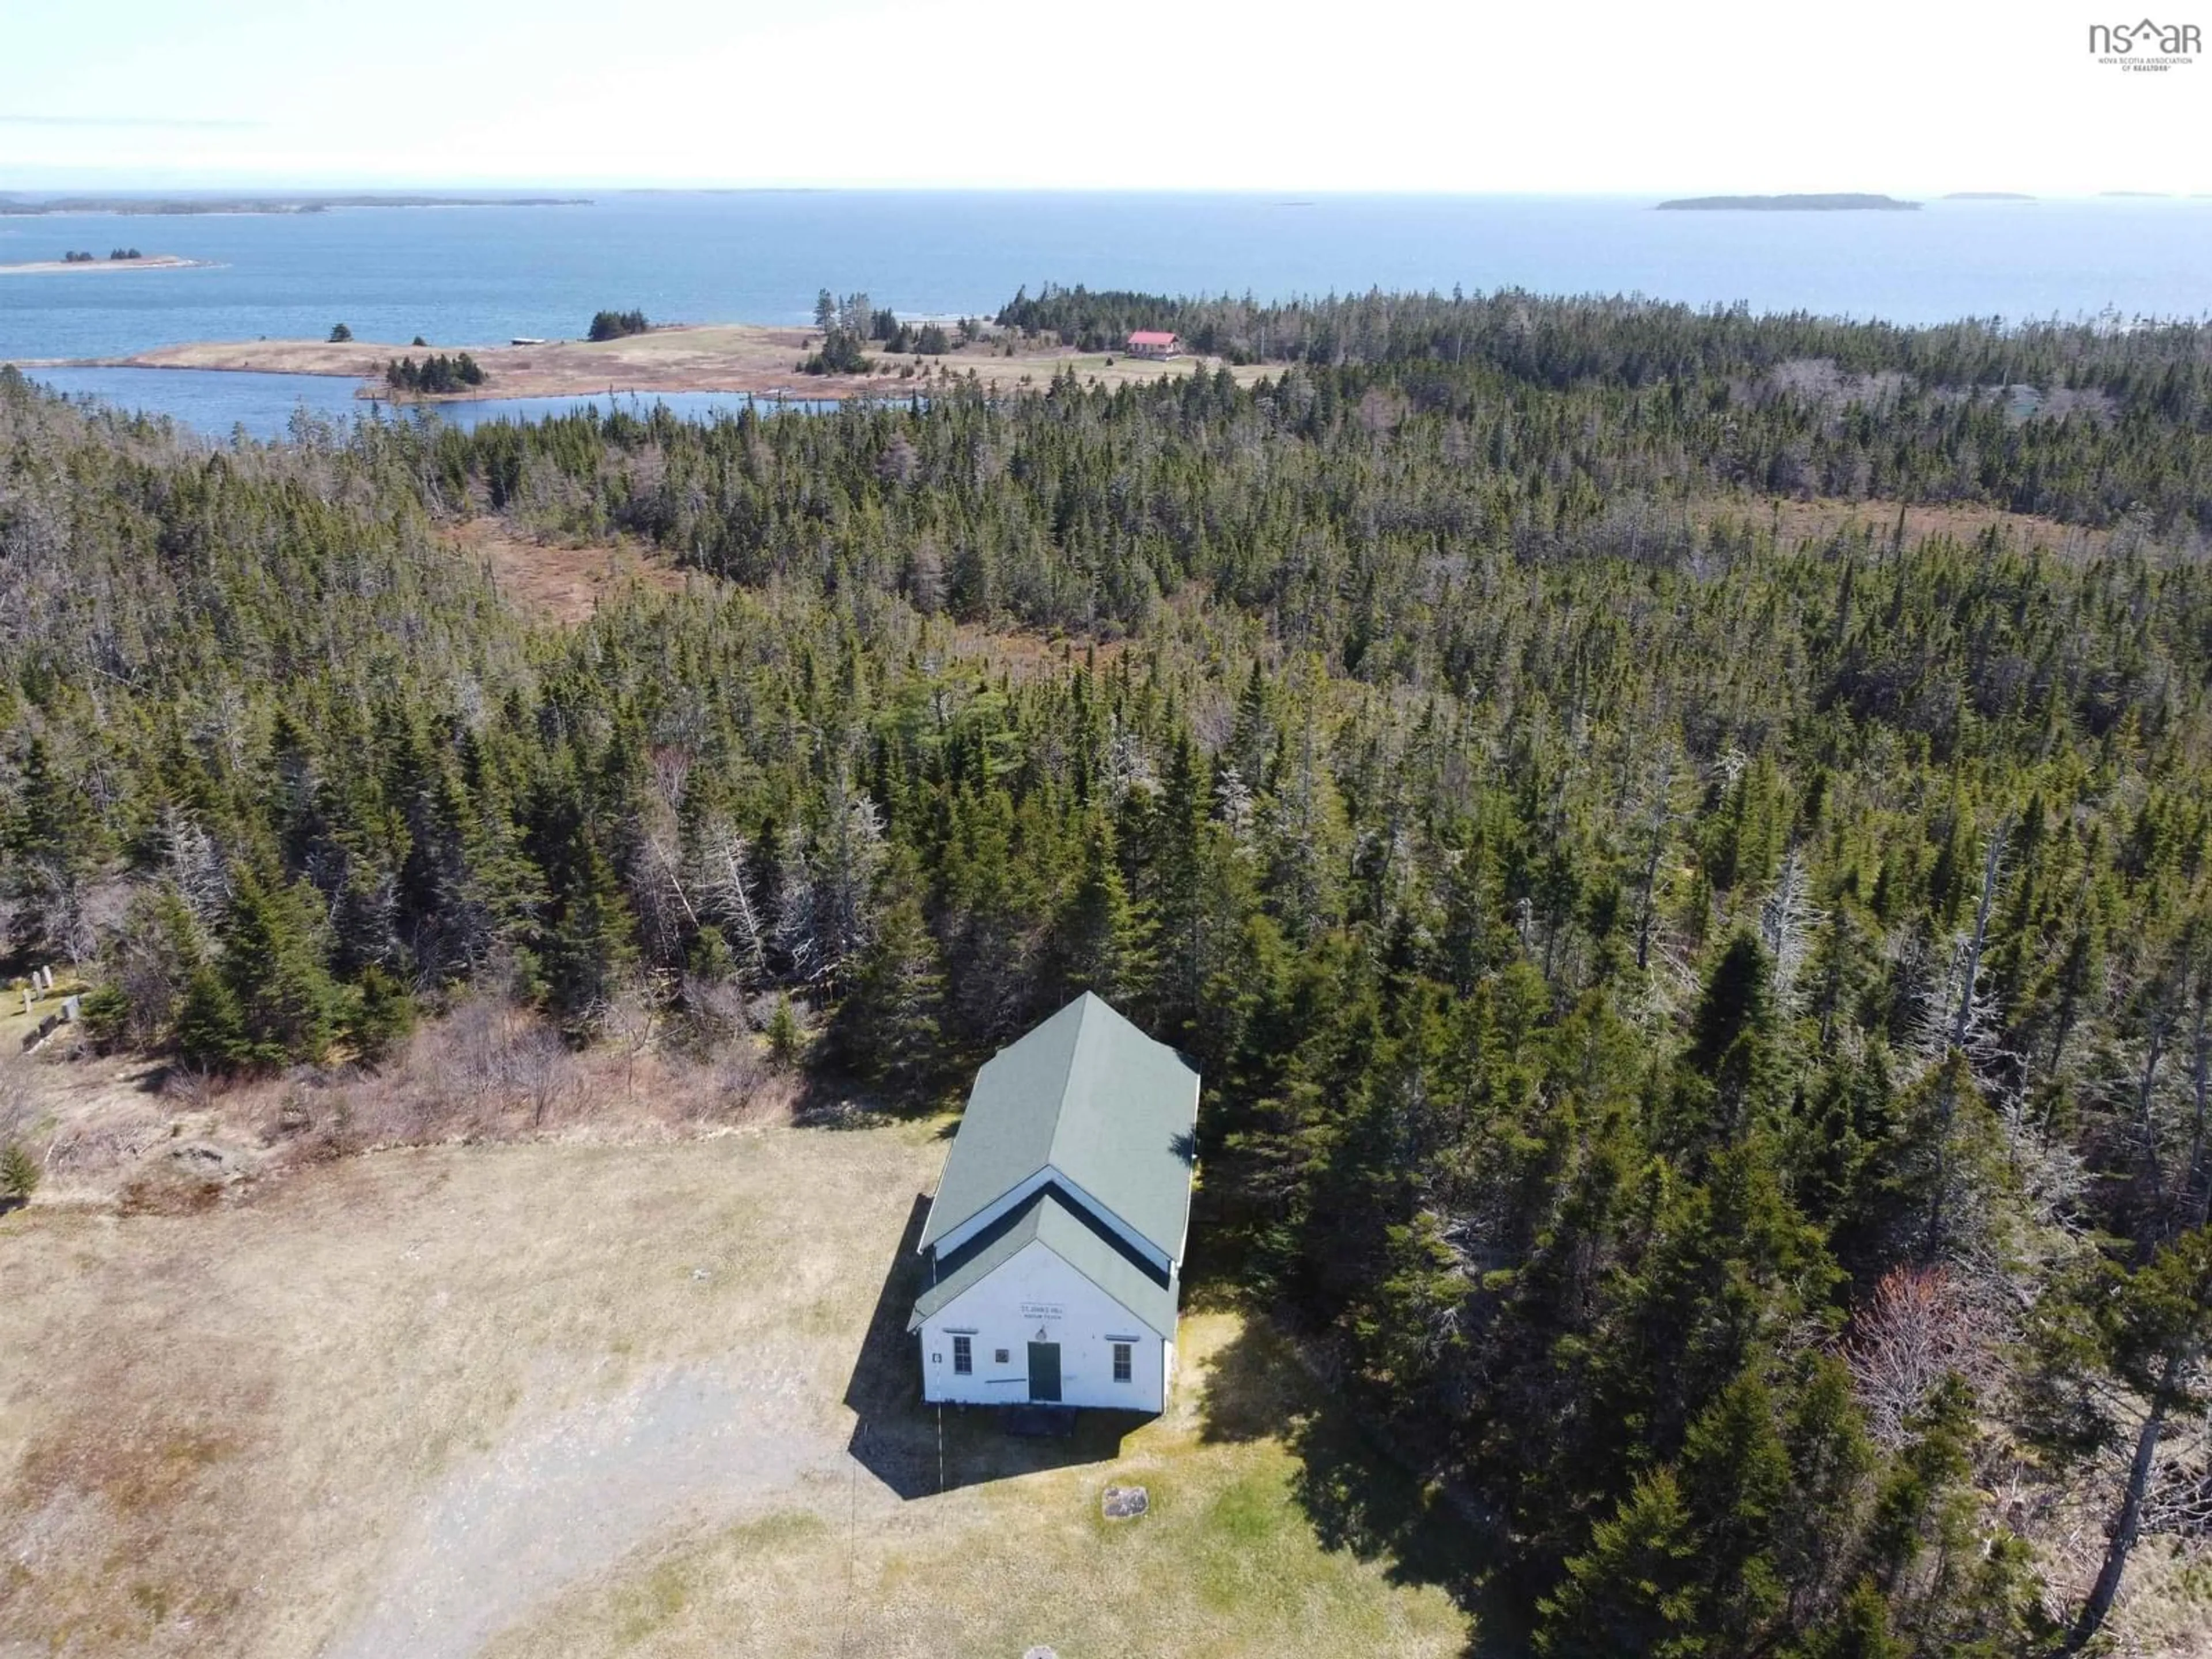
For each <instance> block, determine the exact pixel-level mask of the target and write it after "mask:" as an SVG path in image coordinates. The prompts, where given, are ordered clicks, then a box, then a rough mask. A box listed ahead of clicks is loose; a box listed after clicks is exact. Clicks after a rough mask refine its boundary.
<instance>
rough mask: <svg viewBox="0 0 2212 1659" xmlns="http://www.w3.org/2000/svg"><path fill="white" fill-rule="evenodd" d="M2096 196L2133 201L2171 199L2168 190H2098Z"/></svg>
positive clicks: (2170, 192) (2170, 193)
mask: <svg viewBox="0 0 2212 1659" xmlns="http://www.w3.org/2000/svg"><path fill="white" fill-rule="evenodd" d="M2097 194H2098V195H2100V196H2116V197H2125V198H2127V199H2130V200H2133V201H2144V202H2149V201H2159V202H2162V201H2165V200H2166V199H2167V198H2168V197H2171V196H2172V194H2173V192H2172V191H2170V190H2100V191H2098V192H2097Z"/></svg>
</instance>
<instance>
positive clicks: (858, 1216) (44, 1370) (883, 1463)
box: [0, 1122, 1469, 1659]
mask: <svg viewBox="0 0 2212 1659" xmlns="http://www.w3.org/2000/svg"><path fill="white" fill-rule="evenodd" d="M939 1129H940V1125H939V1124H938V1123H936V1122H921V1123H916V1122H905V1123H890V1124H879V1125H875V1126H872V1127H860V1128H843V1129H827V1128H802V1127H790V1126H788V1125H787V1124H781V1123H777V1124H759V1125H753V1126H750V1127H740V1128H737V1129H732V1130H726V1131H724V1132H720V1133H714V1134H712V1135H711V1136H708V1137H706V1138H702V1139H691V1140H684V1141H678V1142H675V1143H672V1144H661V1145H652V1146H639V1145H593V1144H580V1143H576V1142H573V1141H554V1142H541V1143H537V1144H525V1145H513V1146H483V1145H479V1146H441V1147H431V1148H423V1149H416V1150H407V1151H392V1152H378V1153H374V1154H369V1155H364V1156H355V1157H348V1158H339V1159H337V1160H336V1161H333V1162H331V1163H327V1164H319V1165H311V1166H307V1167H302V1168H299V1169H295V1170H293V1171H291V1172H290V1173H289V1174H287V1175H284V1176H281V1177H276V1178H270V1179H265V1180H262V1181H258V1182H245V1183H242V1184H240V1185H239V1186H237V1187H234V1188H231V1189H230V1190H229V1191H228V1193H227V1194H225V1195H224V1196H223V1197H222V1198H221V1199H220V1200H217V1201H214V1202H212V1203H210V1204H209V1205H208V1206H205V1207H202V1208H198V1209H197V1210H194V1211H191V1212H184V1213H167V1214H161V1213H149V1214H128V1215H125V1214H119V1213H118V1212H116V1211H115V1210H114V1209H113V1208H112V1207H106V1206H90V1205H86V1206H74V1205H64V1204H49V1203H41V1204H39V1205H34V1206H33V1207H32V1208H30V1209H28V1210H25V1211H19V1212H15V1213H13V1214H10V1215H8V1216H6V1217H4V1218H0V1284H4V1285H5V1294H6V1298H7V1302H8V1305H9V1310H10V1316H11V1320H12V1322H13V1326H14V1328H13V1332H12V1334H13V1336H14V1337H15V1340H11V1341H10V1342H9V1344H7V1345H6V1346H5V1347H4V1349H0V1493H3V1494H4V1508H0V1517H4V1518H0V1592H4V1593H0V1654H6V1655H9V1656H10V1659H13V1656H15V1655H16V1654H19V1653H20V1654H28V1653H32V1652H39V1653H48V1652H54V1653H84V1654H89V1653H95V1652H97V1653H129V1654H148V1655H155V1654H161V1655H166V1654H185V1653H192V1654H203V1653H218V1654H239V1655H270V1656H288V1659H289V1656H299V1659H307V1656H327V1659H356V1656H361V1659H366V1656H372V1655H388V1654H395V1653H400V1652H404V1653H407V1654H410V1655H414V1656H447V1655H465V1654H474V1653H489V1654H495V1655H500V1656H513V1659H520V1656H532V1655H540V1654H544V1655H554V1654H559V1655H563V1656H568V1655H587V1654H596V1653H614V1652H641V1653H652V1654H668V1655H685V1654H693V1653H697V1654H706V1653H710V1652H711V1653H715V1654H727V1653H761V1654H768V1653H775V1654H830V1653H854V1654H924V1653H928V1654H944V1653H996V1652H1000V1651H1005V1652H1007V1653H1009V1654H1018V1653H1019V1652H1021V1651H1022V1650H1023V1649H1024V1647H1026V1646H1028V1645H1029V1644H1031V1643H1046V1642H1048V1643H1050V1644H1052V1645H1054V1647H1055V1648H1057V1649H1058V1650H1059V1651H1060V1653H1061V1654H1062V1655H1063V1656H1066V1659H1078V1656H1081V1655H1085V1654H1091V1653H1107V1652H1115V1653H1131V1652H1142V1653H1157V1652H1170V1651H1173V1652H1178V1653H1188V1654H1215V1655H1234V1654H1254V1655H1258V1654H1270V1655H1275V1654H1286V1653H1313V1654H1324V1653H1328V1654H1334V1653H1344V1652H1355V1651H1357V1652H1369V1653H1394V1654H1408V1655H1417V1654H1437V1655H1442V1654H1449V1653H1455V1652H1458V1651H1461V1650H1462V1649H1463V1647H1464V1645H1465V1644H1466V1643H1467V1641H1468V1620H1467V1617H1466V1615H1465V1614H1464V1613H1463V1612H1462V1610H1461V1608H1460V1607H1459V1606H1458V1605H1456V1604H1455V1601H1454V1600H1453V1598H1452V1597H1451V1596H1450V1595H1448V1594H1447V1593H1446V1591H1445V1590H1444V1589H1442V1588H1440V1587H1439V1584H1440V1583H1441V1582H1442V1580H1443V1578H1444V1577H1446V1576H1447V1574H1448V1573H1449V1572H1452V1571H1465V1570H1466V1567H1467V1564H1468V1559H1469V1558H1468V1555H1467V1553H1465V1552H1464V1551H1463V1550H1462V1549H1461V1547H1460V1543H1459V1540H1458V1538H1457V1535H1456V1534H1455V1531H1454V1529H1453V1523H1452V1522H1451V1521H1450V1520H1449V1518H1448V1517H1446V1516H1443V1515H1441V1514H1439V1513H1437V1512H1435V1511H1434V1510H1433V1508H1432V1506H1431V1504H1429V1503H1427V1502H1426V1501H1425V1499H1424V1498H1423V1497H1422V1495H1421V1494H1420V1493H1419V1492H1418V1491H1417V1490H1416V1489H1415V1488H1414V1487H1413V1483H1411V1482H1410V1481H1407V1480H1404V1478H1403V1477H1402V1476H1401V1475H1399V1474H1396V1473H1395V1471H1393V1470H1392V1469H1391V1468H1389V1466H1388V1464H1387V1462H1383V1460H1380V1459H1377V1458H1375V1457H1371V1456H1370V1455H1369V1454H1368V1450H1367V1449H1366V1448H1364V1444H1363V1443H1359V1442H1358V1440H1357V1438H1356V1437H1349V1436H1350V1431H1348V1430H1346V1429H1344V1428H1342V1427H1341V1425H1336V1424H1334V1423H1333V1422H1330V1421H1328V1420H1327V1419H1326V1418H1325V1414H1324V1413H1322V1409H1321V1407H1320V1404H1319V1402H1318V1401H1317V1400H1316V1391H1315V1390H1314V1389H1312V1385H1311V1384H1310V1383H1309V1382H1308V1381H1307V1380H1306V1378H1305V1376H1304V1372H1302V1371H1301V1370H1299V1369H1298V1367H1297V1365H1296V1364H1295V1363H1293V1362H1292V1361H1291V1359H1290V1358H1289V1357H1288V1355H1287V1353H1286V1352H1285V1351H1283V1350H1282V1349H1281V1347H1280V1346H1279V1343H1278V1342H1277V1341H1276V1340H1275V1339H1274V1338H1273V1336H1272V1335H1271V1334H1270V1333H1269V1332H1268V1331H1267V1328H1265V1326H1264V1325H1262V1324H1259V1323H1256V1322H1255V1323H1247V1322H1245V1321H1244V1320H1243V1319H1242V1318H1241V1317H1240V1316H1237V1315H1236V1314H1234V1313H1231V1312H1226V1311H1213V1312H1200V1313H1196V1314H1194V1315H1191V1316H1188V1317H1187V1319H1186V1322H1185V1328H1184V1337H1183V1340H1184V1346H1185V1349H1186V1353H1187V1357H1186V1362H1185V1364H1184V1368H1183V1370H1182V1375H1181V1378H1180V1382H1179V1385H1178V1389H1177V1394H1176V1402H1175V1405H1174V1407H1173V1408H1172V1409H1171V1410H1170V1413H1168V1414H1167V1415H1166V1416H1165V1417H1164V1418H1162V1419H1158V1420H1157V1421H1154V1422H1150V1423H1120V1422H1115V1421H1111V1420H1109V1419H1103V1418H1091V1417H1086V1419H1085V1422H1084V1425H1083V1427H1082V1430H1081V1431H1080V1432H1079V1435H1078V1436H1077V1437H1076V1438H1075V1439H1073V1440H1072V1441H1065V1442H1062V1441H1047V1442H1035V1441H1017V1440H1012V1439H1008V1438H1006V1437H1002V1436H1000V1434H998V1433H997V1432H996V1431H995V1430H994V1427H993V1426H992V1425H989V1424H987V1423H986V1422H984V1421H983V1420H982V1419H981V1418H980V1417H967V1418H963V1417H960V1416H958V1415H957V1414H953V1415H951V1416H949V1417H948V1418H947V1419H945V1422H944V1424H943V1425H942V1433H941V1437H940V1432H939V1427H940V1425H939V1423H938V1422H937V1420H936V1419H935V1417H934V1415H933V1414H931V1413H924V1411H923V1410H922V1408H921V1407H919V1405H918V1404H915V1402H914V1392H915V1391H914V1389H913V1386H912V1373H911V1369H910V1365H909V1364H908V1361H909V1359H910V1355H909V1354H908V1352H907V1345H906V1341H905V1339H904V1335H903V1322H904V1311H905V1310H904V1303H905V1299H906V1297H907V1296H908V1293H909V1291H908V1285H909V1281H908V1279H907V1278H906V1276H905V1275H906V1271H907V1263H908V1247H910V1245H911V1243H912V1238H913V1236H914V1234H915V1229H916V1227H917V1226H918V1225H919V1218H920V1213H921V1212H920V1209H919V1207H918V1206H917V1200H918V1198H919V1195H920V1194H921V1193H922V1192H924V1191H925V1190H926V1189H927V1188H928V1186H929V1185H930V1183H931V1182H933V1181H934V1179H935V1177H936V1174H937V1170H938V1166H939V1162H940V1160H941V1157H942V1152H943V1141H942V1140H941V1139H940V1138H939ZM1117 1482H1118V1483H1122V1484H1127V1483H1131V1482H1134V1483H1137V1484H1142V1485H1145V1486H1147V1487H1148V1488H1149V1489H1150V1492H1151V1495H1152V1513H1151V1514H1150V1515H1148V1516H1145V1517H1144V1518H1143V1519H1142V1520H1140V1521H1137V1522H1106V1521H1104V1520H1103V1519H1102V1517H1101V1516H1100V1514H1099V1504H1098V1500H1099V1495H1100V1492H1101V1491H1102V1490H1103V1487H1104V1486H1107V1485H1109V1484H1115V1483H1117Z"/></svg>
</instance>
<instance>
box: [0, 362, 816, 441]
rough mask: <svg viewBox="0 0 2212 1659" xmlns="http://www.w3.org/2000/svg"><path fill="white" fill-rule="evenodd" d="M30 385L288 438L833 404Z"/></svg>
mask: <svg viewBox="0 0 2212 1659" xmlns="http://www.w3.org/2000/svg"><path fill="white" fill-rule="evenodd" d="M29 374H30V376H31V378H32V379H33V380H37V381H38V382H40V384H41V385H43V386H49V387H51V388H52V389H53V390H54V391H56V392H64V393H65V394H67V395H68V396H70V397H71V398H82V399H86V400H89V401H91V402H94V403H100V404H110V405H112V406H113V407H115V408H118V409H135V410H143V411H144V412H146V413H148V414H152V415H162V416H167V417H168V418H170V419H171V420H173V421H176V422H179V423H180V424H182V425H185V426H188V427H191V428H194V429H195V430H196V431H198V432H201V433H204V434H206V435H210V436H213V437H218V438H228V437H230V436H232V435H234V433H238V432H243V433H244V434H245V435H246V436H247V437H249V438H255V439H261V440H264V441H265V440H269V439H275V438H282V437H283V436H285V435H287V434H288V433H289V432H290V430H291V429H292V424H293V422H294V421H295V420H296V419H297V418H299V417H300V416H302V415H305V416H307V417H309V418H311V419H313V420H317V421H321V422H326V423H329V424H332V425H339V426H343V424H345V423H346V422H349V421H355V420H362V421H417V420H422V421H438V422H443V423H445V424H446V425H448V426H457V427H460V428H464V429H465V430H474V429H475V428H477V427H478V426H481V425H483V423H484V422H487V421H530V420H543V419H544V418H545V417H546V416H551V415H568V414H574V413H575V412H577V411H579V410H591V411H592V412H593V413H598V412H599V411H602V410H606V409H608V408H610V407H612V408H617V409H622V410H629V412H631V413H633V414H645V413H647V412H648V411H650V410H652V409H653V408H654V407H655V406H656V405H661V406H665V407H666V408H667V409H669V410H671V411H672V412H674V413H675V414H677V415H679V416H683V417H684V418H685V419H687V420H708V419H711V418H713V417H714V416H720V415H735V414H737V413H738V412H739V411H740V410H746V409H751V410H757V411H758V412H760V413H763V414H774V413H777V412H781V411H783V410H805V411H809V412H814V411H819V410H824V409H828V408H830V407H832V404H830V403H829V402H828V401H826V400H823V399H820V398H755V397H752V396H750V394H748V393H745V392H648V393H645V394H642V395H639V394H622V395H617V396H616V397H614V398H607V397H605V396H596V397H558V398H465V399H461V400H459V401H456V402H453V403H436V404H390V403H386V402H383V401H381V400H380V399H375V398H362V397H357V396H356V395H355V386H356V384H357V383H356V382H355V381H353V380H341V379H338V378H337V377H336V376H333V375H327V374H252V373H248V372H246V371H244V370H239V369H197V368H33V369H32V370H30V371H29Z"/></svg>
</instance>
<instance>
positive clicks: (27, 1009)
mask: <svg viewBox="0 0 2212 1659" xmlns="http://www.w3.org/2000/svg"><path fill="white" fill-rule="evenodd" d="M30 1017H31V987H29V986H27V985H26V986H25V987H23V1018H25V1019H28V1018H30Z"/></svg>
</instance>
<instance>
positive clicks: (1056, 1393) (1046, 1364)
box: [1030, 1342, 1060, 1401]
mask: <svg viewBox="0 0 2212 1659" xmlns="http://www.w3.org/2000/svg"><path fill="white" fill-rule="evenodd" d="M1059 1398H1060V1344H1059V1343H1057V1342H1032V1343H1030V1399H1032V1400H1049V1401H1058V1400H1059Z"/></svg>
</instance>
